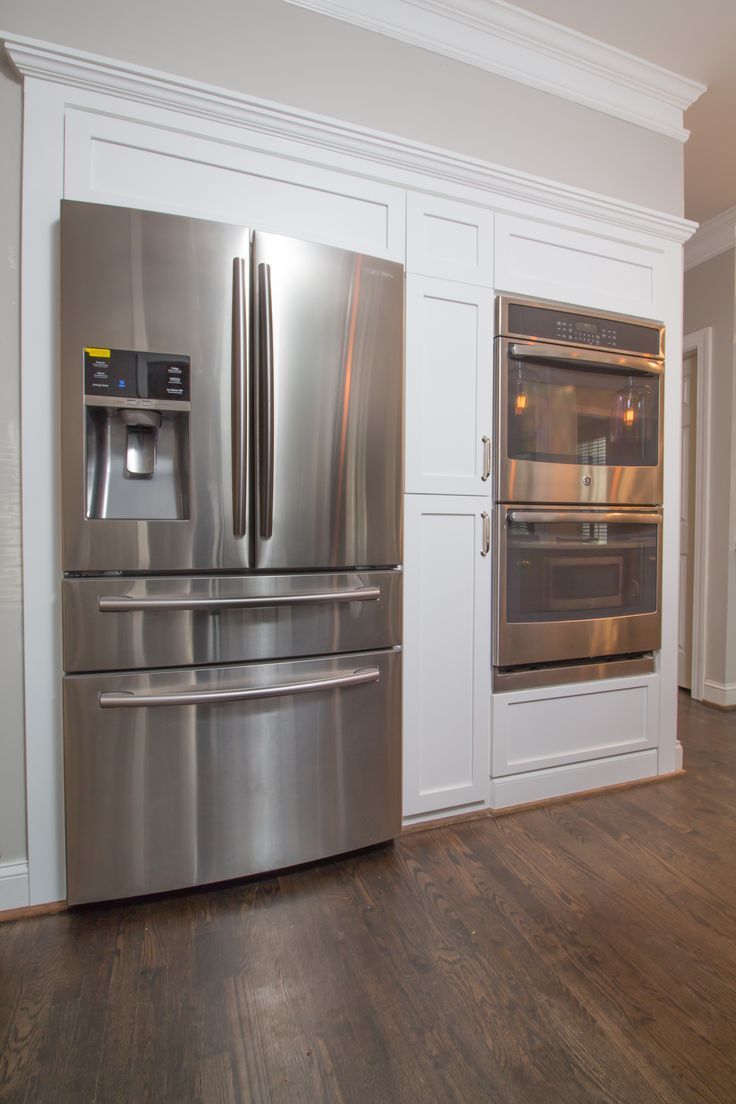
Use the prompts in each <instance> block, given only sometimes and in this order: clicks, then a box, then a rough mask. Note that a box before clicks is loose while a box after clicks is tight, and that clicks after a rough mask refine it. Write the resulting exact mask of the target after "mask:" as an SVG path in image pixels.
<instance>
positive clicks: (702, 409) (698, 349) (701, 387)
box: [682, 326, 713, 701]
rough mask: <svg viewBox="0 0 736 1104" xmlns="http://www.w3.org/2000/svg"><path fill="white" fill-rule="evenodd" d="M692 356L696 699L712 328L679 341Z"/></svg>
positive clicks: (701, 678)
mask: <svg viewBox="0 0 736 1104" xmlns="http://www.w3.org/2000/svg"><path fill="white" fill-rule="evenodd" d="M688 353H695V356H696V405H697V410H696V415H695V517H694V518H693V522H692V523H693V525H694V526H695V531H694V534H693V635H692V669H691V676H690V694H691V696H692V697H693V698H694V699H695V700H696V701H702V700H703V698H704V696H705V647H706V641H707V639H708V577H707V570H706V569H707V565H708V559H709V550H710V501H709V497H708V488H709V487H710V447H709V445H708V440H709V438H708V426H709V425H710V401H711V390H712V388H711V382H712V376H713V328H712V327H711V326H706V327H705V328H704V329H702V330H693V331H692V333H688V334H685V336H684V338H683V342H682V355H683V358H684V357H685V356H686V355H687V354H688Z"/></svg>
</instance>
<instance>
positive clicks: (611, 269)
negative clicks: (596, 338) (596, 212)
mask: <svg viewBox="0 0 736 1104" xmlns="http://www.w3.org/2000/svg"><path fill="white" fill-rule="evenodd" d="M670 267H671V263H670V261H669V260H668V256H667V251H666V246H665V243H662V248H657V247H656V246H647V247H645V246H640V245H634V244H631V243H629V242H623V241H618V240H615V239H613V238H607V237H603V236H601V235H600V234H595V233H587V232H584V231H580V230H573V229H572V228H571V227H567V226H552V225H550V224H549V223H547V222H537V221H535V220H534V219H528V218H520V217H518V216H517V215H507V214H498V215H496V220H495V269H494V270H495V280H494V283H495V286H496V287H497V288H499V289H500V290H502V291H508V292H511V293H512V294H516V295H527V296H539V297H540V298H543V299H557V300H559V301H560V302H563V303H572V304H581V305H583V306H587V307H592V308H595V309H597V310H603V311H614V312H620V313H623V314H633V315H639V316H641V317H644V318H663V317H664V315H665V313H666V306H667V293H668V286H667V285H668V281H669V279H670V271H669V270H670Z"/></svg>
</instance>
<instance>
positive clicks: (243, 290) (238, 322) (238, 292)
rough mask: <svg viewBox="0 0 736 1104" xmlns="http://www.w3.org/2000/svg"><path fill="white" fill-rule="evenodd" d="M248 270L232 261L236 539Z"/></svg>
mask: <svg viewBox="0 0 736 1104" xmlns="http://www.w3.org/2000/svg"><path fill="white" fill-rule="evenodd" d="M247 281H248V269H247V267H246V261H245V260H244V258H243V257H234V258H233V307H232V322H233V336H232V398H231V410H232V465H233V472H232V478H233V535H234V536H236V537H244V536H245V529H246V515H247V496H246V487H247V485H248V471H247V465H248V395H249V394H250V381H249V378H248V377H249V375H250V363H249V356H248V345H249V342H248V306H247V303H248V287H247Z"/></svg>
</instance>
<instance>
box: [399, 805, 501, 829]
mask: <svg viewBox="0 0 736 1104" xmlns="http://www.w3.org/2000/svg"><path fill="white" fill-rule="evenodd" d="M487 808H488V802H487V801H471V802H470V804H468V805H456V806H451V807H450V808H449V809H433V810H432V812H431V813H414V814H413V815H411V816H405V817H404V818H403V820H402V822H401V824H402V827H403V828H411V827H412V826H413V825H415V824H431V823H433V822H434V821H436V822H437V823H438V824H439V823H442V822H444V821H447V820H453V819H456V818H457V819H461V818H462V817H468V816H472V814H473V813H476V814H477V813H482V812H483V810H484V809H487Z"/></svg>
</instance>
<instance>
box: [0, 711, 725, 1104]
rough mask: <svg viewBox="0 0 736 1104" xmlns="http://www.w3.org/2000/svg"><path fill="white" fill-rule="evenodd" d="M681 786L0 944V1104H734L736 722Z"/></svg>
mask: <svg viewBox="0 0 736 1104" xmlns="http://www.w3.org/2000/svg"><path fill="white" fill-rule="evenodd" d="M680 732H681V739H682V741H683V745H684V748H685V766H686V768H687V773H686V774H685V775H684V776H683V777H681V778H677V779H673V780H671V781H668V782H667V783H666V784H663V785H661V786H658V785H656V784H653V785H650V786H647V787H640V788H631V789H627V790H622V791H618V792H615V793H610V794H597V795H595V794H594V795H590V796H586V797H585V798H583V799H578V800H571V801H569V802H566V803H558V804H554V805H551V806H548V807H541V808H535V809H529V810H525V811H520V812H518V813H515V814H513V815H511V816H508V817H502V818H496V819H493V818H487V819H476V820H472V821H468V822H466V823H457V822H456V823H453V824H450V825H446V826H443V827H440V828H436V829H433V830H430V831H425V832H421V833H413V834H409V835H406V836H404V837H402V838H401V839H399V840H397V841H396V843H395V844H393V845H390V846H387V847H382V848H377V849H375V850H373V851H368V852H365V853H362V854H359V855H355V856H349V857H347V858H344V859H342V860H338V861H334V862H325V863H320V864H318V865H315V866H313V867H310V868H304V869H302V870H296V871H292V872H289V873H286V874H282V875H279V876H272V877H268V878H263V879H256V880H251V881H248V882H244V883H241V884H234V885H231V886H222V887H217V888H213V889H210V890H204V891H194V892H192V893H189V894H175V895H171V896H168V897H161V898H158V899H151V900H147V901H141V902H132V903H126V904H124V905H119V906H99V907H90V908H84V909H78V910H73V911H71V912H69V913H62V914H58V915H52V916H46V917H32V918H29V919H25V920H17V921H13V922H9V923H7V924H3V925H0V1102H2V1104H125V1102H133V1101H135V1104H143V1102H156V1104H158V1102H161V1104H190V1102H191V1104H195V1102H196V1104H236V1102H237V1104H321V1102H325V1104H417V1102H419V1101H421V1104H479V1102H481V1101H482V1102H485V1101H489V1102H491V1104H570V1102H573V1104H732V1102H733V1101H736V940H734V934H736V878H734V858H733V856H734V854H735V853H736V820H735V819H734V808H736V715H734V714H731V715H729V714H725V713H721V712H717V711H714V710H711V709H708V708H707V707H703V706H700V705H697V704H695V703H692V702H691V701H690V700H689V698H688V697H686V696H684V697H682V698H681V701H680Z"/></svg>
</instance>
